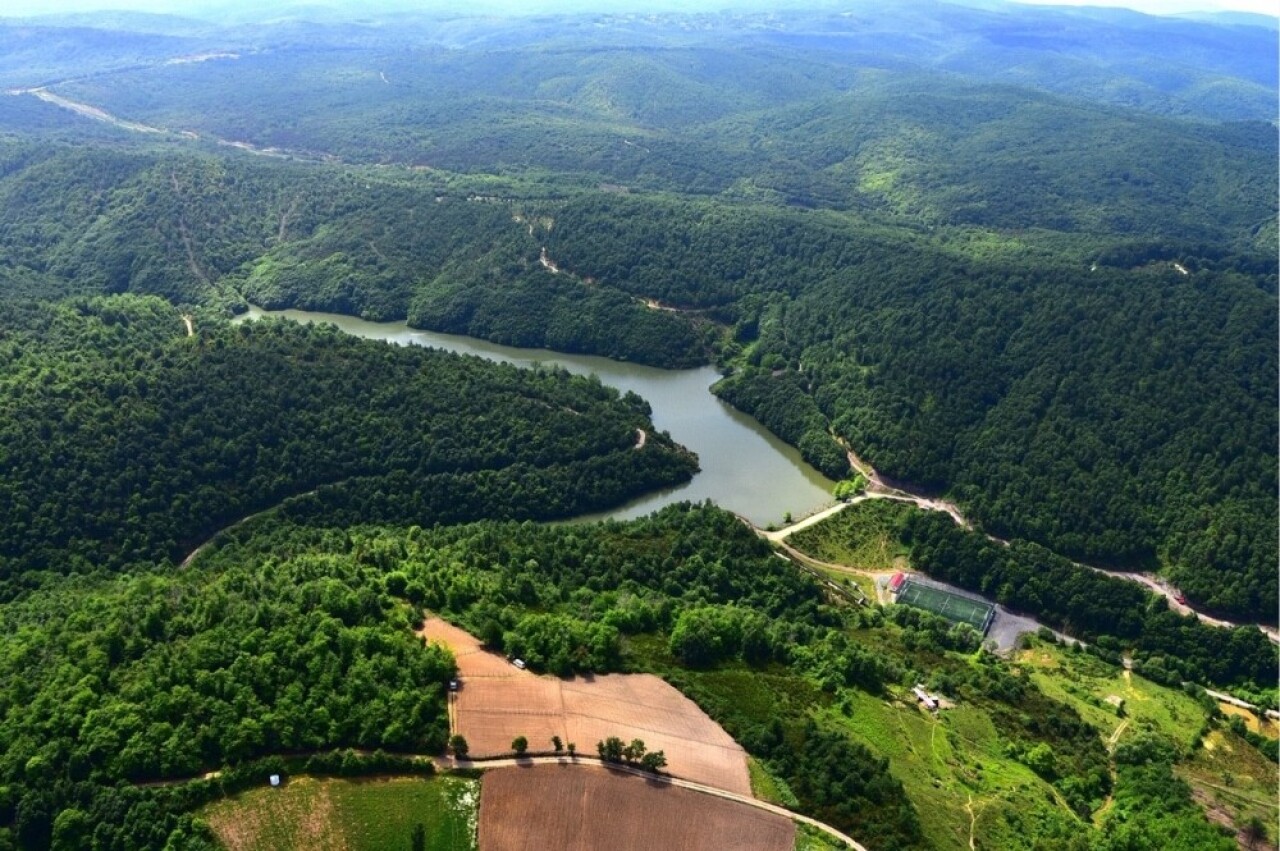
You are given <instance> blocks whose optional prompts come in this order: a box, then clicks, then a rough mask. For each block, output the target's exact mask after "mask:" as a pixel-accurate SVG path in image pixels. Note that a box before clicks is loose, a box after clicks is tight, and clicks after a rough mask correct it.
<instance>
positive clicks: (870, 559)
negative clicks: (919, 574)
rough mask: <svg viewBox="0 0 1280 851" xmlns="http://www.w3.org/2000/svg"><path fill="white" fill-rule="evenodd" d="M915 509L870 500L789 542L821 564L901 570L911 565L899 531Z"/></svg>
mask: <svg viewBox="0 0 1280 851" xmlns="http://www.w3.org/2000/svg"><path fill="white" fill-rule="evenodd" d="M916 510H918V509H916V508H913V507H912V506H910V505H906V504H904V503H901V502H893V501H892V500H887V499H870V500H867V501H865V502H859V503H858V504H856V505H851V506H849V507H848V508H846V509H845V510H844V511H841V512H839V513H838V514H833V515H832V516H831V517H828V518H827V519H826V520H823V521H822V522H821V523H815V524H814V525H812V526H810V527H808V528H807V529H801V530H800V531H799V532H796V533H795V534H794V535H791V536H790V537H789V538H787V543H788V544H790V545H791V546H793V547H795V548H796V549H797V550H799V551H800V552H802V553H804V554H805V555H808V556H810V557H812V558H816V559H819V560H821V561H828V562H833V563H835V564H847V565H849V566H850V567H857V568H860V569H862V570H875V571H890V570H901V569H903V568H906V567H908V566H909V564H908V562H907V555H908V552H907V548H906V547H905V546H903V544H902V543H901V540H900V537H901V536H900V532H899V530H900V529H901V528H902V526H903V524H904V523H905V522H906V520H907V518H908V517H909V516H910V515H911V512H913V511H916Z"/></svg>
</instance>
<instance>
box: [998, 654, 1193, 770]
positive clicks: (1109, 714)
mask: <svg viewBox="0 0 1280 851" xmlns="http://www.w3.org/2000/svg"><path fill="white" fill-rule="evenodd" d="M1017 661H1018V663H1019V664H1021V665H1022V666H1023V667H1025V668H1026V669H1027V670H1028V671H1030V673H1031V678H1032V679H1033V680H1034V681H1035V682H1036V684H1037V685H1038V686H1040V689H1041V690H1042V691H1043V692H1044V693H1045V694H1047V695H1049V696H1050V697H1052V698H1055V699H1057V700H1060V701H1062V702H1063V703H1067V704H1069V705H1071V706H1074V707H1075V709H1076V711H1077V712H1079V713H1080V715H1081V717H1083V718H1084V719H1085V720H1086V721H1088V722H1089V723H1091V724H1093V725H1094V726H1095V727H1097V728H1098V729H1099V730H1101V731H1102V733H1103V735H1104V736H1107V737H1111V736H1113V735H1114V734H1115V732H1116V730H1117V729H1118V728H1119V727H1120V725H1121V724H1122V723H1124V721H1125V720H1126V719H1128V723H1127V724H1126V725H1125V729H1124V731H1123V732H1122V733H1121V734H1120V737H1119V738H1123V737H1124V736H1128V735H1132V734H1133V733H1136V732H1137V731H1139V730H1143V729H1151V730H1156V731H1159V732H1161V733H1163V734H1164V735H1166V736H1168V737H1170V738H1171V739H1173V740H1174V741H1175V742H1177V744H1178V746H1179V747H1181V748H1184V749H1189V748H1190V747H1191V745H1192V743H1193V742H1194V741H1195V740H1196V737H1197V736H1198V735H1199V733H1200V728H1201V727H1202V726H1203V725H1204V722H1205V710H1204V707H1202V706H1201V705H1200V704H1199V703H1197V702H1196V701H1195V699H1194V698H1192V697H1191V696H1190V695H1189V694H1186V693H1185V692H1182V691H1179V690H1177V689H1171V688H1166V687H1164V686H1160V685H1156V684H1155V683H1153V682H1151V681H1150V680H1146V679H1143V678H1142V677H1138V676H1134V675H1133V674H1131V673H1129V672H1128V671H1125V670H1123V669H1121V668H1118V667H1115V666H1114V665H1108V664H1107V663H1105V662H1103V661H1102V660H1100V659H1097V658H1096V657H1094V656H1090V655H1089V654H1087V653H1072V652H1070V651H1068V650H1065V649H1064V648H1062V647H1060V646H1058V645H1054V644H1046V643H1043V642H1039V641H1037V642H1036V643H1035V644H1034V645H1033V646H1032V647H1031V648H1030V649H1027V650H1024V651H1022V652H1021V653H1020V654H1019V655H1018V659H1017ZM1121 701H1123V702H1124V703H1123V705H1124V710H1123V715H1124V717H1121V712H1120V710H1119V705H1120V702H1121ZM1118 740H1119V739H1118Z"/></svg>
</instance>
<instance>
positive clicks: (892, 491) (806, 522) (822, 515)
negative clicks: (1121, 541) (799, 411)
mask: <svg viewBox="0 0 1280 851" xmlns="http://www.w3.org/2000/svg"><path fill="white" fill-rule="evenodd" d="M836 440H837V442H839V443H840V445H841V446H843V447H844V449H845V452H846V453H847V454H848V457H849V465H850V466H851V467H852V468H853V469H854V470H856V471H857V472H858V473H860V474H861V475H862V476H863V478H865V479H866V480H867V489H866V492H865V493H862V494H859V495H858V496H856V497H854V498H853V499H851V500H848V501H847V502H844V503H841V504H838V505H834V506H832V507H831V508H828V509H826V510H824V511H820V512H818V513H817V514H814V515H812V516H810V517H806V518H805V519H803V520H801V521H799V522H798V523H793V524H791V525H790V526H786V527H784V528H782V529H778V530H777V531H773V532H766V531H764V530H758V531H760V534H761V535H763V536H764V537H766V538H768V539H769V540H770V541H773V542H774V543H781V542H782V541H783V540H785V539H786V538H787V537H788V536H789V535H791V534H792V533H793V532H798V531H800V530H801V529H804V528H806V527H808V526H812V525H813V524H815V523H818V522H821V521H822V520H825V519H826V518H828V517H831V516H833V515H835V514H838V513H839V512H840V511H842V510H844V508H845V507H846V506H848V505H856V504H857V503H859V502H863V501H865V500H868V499H892V500H897V501H899V502H907V503H911V504H912V505H915V506H917V507H919V508H923V509H924V510H926V511H941V512H943V513H944V514H947V515H949V516H950V517H951V519H952V520H954V521H955V522H956V525H958V526H961V527H963V528H965V529H973V524H972V523H970V522H969V519H968V518H967V517H965V516H964V514H963V513H961V511H960V507H959V506H958V505H956V504H955V503H954V502H951V501H949V500H945V499H938V498H935V497H928V496H924V495H922V494H918V493H913V492H911V491H909V490H905V489H904V488H902V487H900V486H896V485H891V484H889V483H888V482H886V481H885V480H884V478H883V477H882V476H881V475H880V473H879V472H877V471H876V469H875V468H874V467H872V466H871V465H870V464H868V463H867V462H866V461H864V460H862V459H861V458H859V457H858V456H857V455H856V454H855V453H854V451H853V450H852V449H850V448H849V446H848V444H847V443H845V442H844V441H843V440H841V439H839V438H836ZM987 538H988V539H990V540H991V541H994V542H995V543H997V544H1000V545H1002V546H1006V547H1007V546H1009V542H1008V541H1007V540H1005V539H1004V538H997V537H996V536H995V535H987ZM1072 564H1074V565H1076V566H1077V567H1083V568H1086V569H1088V570H1092V571H1094V572H1095V573H1102V574H1105V575H1107V576H1110V577H1113V578H1115V579H1123V580H1125V581H1126V582H1136V583H1138V584H1139V585H1142V586H1145V587H1146V588H1147V589H1148V590H1150V591H1152V592H1153V593H1155V594H1159V595H1160V596H1161V597H1164V598H1165V600H1166V601H1167V602H1168V604H1169V608H1170V609H1172V610H1173V611H1175V612H1177V613H1178V614H1180V615H1184V616H1186V615H1194V616H1195V617H1197V618H1198V619H1199V620H1200V621H1202V622H1203V623H1205V624H1207V625H1209V626H1214V627H1219V628H1221V629H1232V628H1234V627H1237V626H1253V627H1256V628H1257V629H1258V630H1259V631H1260V632H1262V633H1263V634H1264V635H1266V636H1267V638H1268V639H1270V640H1271V642H1272V643H1274V644H1280V630H1277V628H1275V627H1272V626H1267V625H1266V624H1257V623H1255V624H1241V623H1237V622H1235V621H1229V620H1224V619H1222V618H1215V617H1213V616H1211V615H1207V614H1204V613H1203V612H1200V611H1198V610H1197V609H1195V608H1193V607H1191V606H1189V605H1187V604H1186V603H1182V602H1179V599H1178V598H1179V597H1181V596H1182V595H1181V593H1180V592H1179V591H1178V590H1177V589H1176V588H1173V587H1172V586H1170V585H1169V584H1168V583H1166V582H1165V581H1164V580H1162V579H1161V578H1160V577H1158V576H1156V575H1154V574H1150V573H1128V572H1125V571H1120V570H1106V569H1105V568H1101V567H1095V566H1093V565H1091V564H1083V563H1081V562H1072Z"/></svg>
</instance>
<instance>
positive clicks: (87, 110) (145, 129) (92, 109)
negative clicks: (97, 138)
mask: <svg viewBox="0 0 1280 851" xmlns="http://www.w3.org/2000/svg"><path fill="white" fill-rule="evenodd" d="M12 94H17V95H32V96H33V97H37V98H39V99H40V100H42V101H44V102H46V103H51V104H53V105H54V106H57V107H61V108H62V109H65V110H67V111H69V112H74V113H75V114H76V115H79V116H81V117H82V118H90V119H92V120H94V121H102V122H105V123H107V124H111V125H114V126H116V127H119V128H120V129H121V130H128V131H130V132H133V133H150V134H157V133H158V134H161V135H164V134H166V132H167V131H165V130H161V129H160V128H159V127H152V126H150V125H148V124H139V123H138V122H136V121H125V120H124V119H123V118H117V117H115V116H114V115H112V114H111V113H109V112H106V111H105V110H101V109H98V108H97V107H96V106H90V105H89V104H87V103H78V102H77V101H73V100H70V99H68V98H64V97H62V96H61V95H55V94H54V93H53V92H51V91H49V90H48V89H44V88H41V89H23V90H20V91H15V92H13V93H12Z"/></svg>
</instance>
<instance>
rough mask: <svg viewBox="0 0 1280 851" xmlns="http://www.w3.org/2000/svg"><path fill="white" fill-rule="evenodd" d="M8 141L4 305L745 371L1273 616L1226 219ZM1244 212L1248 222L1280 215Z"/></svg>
mask: <svg viewBox="0 0 1280 851" xmlns="http://www.w3.org/2000/svg"><path fill="white" fill-rule="evenodd" d="M49 108H50V109H52V108H53V107H52V106H50V107H49ZM1197 132H1200V131H1197ZM1241 132H1244V131H1243V130H1241ZM1250 138H1252V137H1250ZM1271 142H1272V143H1274V140H1271ZM1258 144H1262V143H1261V142H1258V141H1257V140H1254V141H1253V142H1249V141H1248V140H1247V139H1245V138H1244V137H1242V138H1241V140H1240V144H1237V145H1234V146H1232V147H1231V150H1236V151H1239V150H1242V149H1244V150H1250V149H1257V150H1263V149H1265V145H1264V146H1263V147H1262V148H1258V147H1257V145H1258ZM1250 146H1253V147H1252V148H1251V147H1250ZM4 150H5V151H6V154H5V156H6V157H7V165H6V167H5V169H4V173H3V176H0V244H3V245H4V246H5V247H6V251H7V255H6V262H5V264H4V267H3V269H2V270H0V274H3V276H4V278H5V280H6V281H7V282H8V283H7V284H6V286H5V288H4V292H5V297H6V298H12V297H15V295H16V294H25V295H27V296H41V295H46V296H47V295H67V294H77V293H83V294H101V293H114V292H121V291H128V292H139V293H152V294H157V295H161V296H163V297H165V298H168V299H170V300H172V301H175V302H178V303H180V304H188V305H204V306H208V307H209V308H213V309H219V310H237V309H242V306H243V304H244V303H245V302H246V301H251V302H254V303H257V304H260V305H263V306H265V307H269V308H279V307H303V308H310V309H317V310H329V311H337V312H343V313H351V314H357V315H361V316H364V317H367V318H371V319H398V318H407V319H408V320H409V322H410V324H411V325H413V326H415V327H423V328H427V329H431V330H438V331H447V332H455V333H465V334H470V335H474V336H478V337H482V338H485V339H490V340H494V341H497V342H502V343H507V344H513V345H523V346H541V347H550V348H554V349H559V350H562V351H568V352H580V353H588V354H603V355H607V356H611V357H615V358H621V359H627V360H636V361H640V362H643V363H647V364H652V365H658V366H665V367H687V366H693V365H697V364H700V363H705V362H707V361H709V360H714V361H716V362H717V363H719V364H720V365H721V367H722V368H724V369H725V370H726V371H727V372H729V373H730V375H729V378H728V379H727V380H726V381H725V382H723V383H722V384H721V385H720V386H719V387H718V388H717V392H718V393H719V394H720V395H721V396H722V397H723V398H724V399H726V401H729V402H730V403H732V404H734V405H735V406H737V407H739V408H741V409H742V410H744V411H746V412H748V413H750V414H752V415H754V416H756V417H757V418H758V419H759V420H760V421H761V422H762V423H764V424H765V425H766V426H767V427H769V428H770V429H771V430H772V431H774V432H775V433H777V434H778V435H779V436H781V437H783V438H784V439H785V440H787V441H788V442H790V443H792V444H794V445H796V446H797V447H799V448H800V449H801V451H802V453H803V455H804V457H805V458H806V459H807V460H808V461H809V462H810V463H812V464H813V465H814V466H815V467H817V468H818V469H820V470H821V471H823V472H824V473H825V474H827V475H828V476H830V477H836V478H838V477H840V476H842V475H843V474H845V473H846V470H847V468H846V467H845V466H844V461H843V454H844V453H843V449H841V448H840V446H839V445H838V444H837V442H836V440H835V439H833V435H834V436H835V437H839V438H841V439H843V440H844V441H845V442H846V443H847V444H848V445H850V446H853V447H856V448H857V449H858V451H859V453H860V454H861V455H862V456H863V457H865V458H866V459H867V460H868V461H870V462H871V463H873V464H874V465H875V466H876V467H877V469H879V470H880V471H881V472H882V473H884V474H885V475H886V476H888V477H890V478H892V479H900V480H903V481H907V482H911V483H913V484H915V485H916V486H918V487H923V488H926V489H933V490H938V491H946V492H948V493H949V494H951V495H952V496H953V497H955V498H956V499H957V500H958V501H959V502H960V503H961V504H963V505H964V506H965V507H966V509H967V511H968V513H969V514H970V515H971V516H973V517H975V518H976V519H977V520H978V521H980V522H981V523H982V525H983V526H984V528H986V529H988V530H990V531H991V532H992V533H994V534H998V535H1000V536H1002V537H1006V538H1021V539H1027V540H1031V541H1035V542H1036V543H1039V544H1042V545H1044V546H1047V547H1049V548H1050V549H1052V550H1054V551H1055V552H1058V553H1060V554H1062V555H1066V556H1068V557H1071V558H1075V559H1078V560H1083V561H1088V562H1090V563H1097V564H1104V565H1113V566H1116V567H1120V568H1125V569H1143V570H1150V569H1160V570H1162V571H1163V572H1165V573H1166V575H1168V576H1169V578H1170V579H1171V580H1173V581H1174V582H1175V583H1177V584H1178V585H1179V587H1180V588H1181V589H1182V591H1183V592H1184V593H1186V594H1187V595H1188V597H1189V598H1190V599H1191V600H1193V601H1195V602H1196V604H1197V605H1199V606H1202V607H1204V608H1207V609H1208V610H1210V611H1215V612H1220V613H1223V614H1226V615H1228V616H1234V617H1248V618H1267V617H1270V616H1272V615H1273V614H1274V613H1273V612H1271V611H1270V607H1269V605H1268V604H1267V601H1268V600H1270V599H1272V598H1274V596H1275V594H1276V593H1277V591H1276V578H1275V571H1274V570H1273V569H1272V566H1273V565H1274V564H1275V563H1276V559H1277V551H1276V546H1275V540H1274V535H1272V534H1271V530H1272V529H1273V528H1274V526H1275V525H1276V522H1277V519H1276V518H1277V513H1276V500H1275V490H1276V486H1275V483H1276V479H1275V452H1274V445H1275V443H1276V440H1277V434H1278V433H1280V432H1278V431H1277V422H1276V417H1274V416H1272V413H1273V412H1274V410H1275V409H1276V407H1277V404H1278V400H1277V397H1276V393H1275V385H1276V381H1275V376H1276V375H1277V374H1278V373H1277V364H1276V355H1275V351H1274V347H1273V346H1271V345H1270V344H1269V342H1268V341H1270V340H1272V339H1273V338H1274V337H1275V335H1276V333H1277V331H1276V319H1275V317H1276V311H1275V303H1276V302H1275V299H1276V283H1275V282H1276V264H1275V259H1274V255H1272V256H1271V257H1269V258H1268V257H1266V256H1265V255H1263V254H1261V253H1259V252H1257V251H1256V250H1255V249H1254V248H1252V247H1251V240H1250V239H1249V238H1247V237H1246V236H1244V235H1242V234H1241V232H1240V231H1239V229H1237V231H1236V232H1237V234H1239V238H1238V239H1236V240H1235V241H1234V242H1227V243H1225V244H1222V245H1219V246H1216V247H1213V246H1210V245H1209V244H1208V243H1205V242H1203V241H1202V237H1203V235H1197V234H1196V233H1194V232H1193V231H1179V230H1178V229H1176V228H1172V227H1165V226H1163V222H1162V221H1161V220H1160V219H1159V216H1160V215H1162V214H1161V213H1160V212H1159V211H1158V210H1155V209H1148V210H1142V211H1139V210H1135V211H1134V212H1133V217H1134V218H1133V220H1134V221H1135V222H1145V223H1146V224H1143V225H1141V227H1140V228H1139V229H1138V231H1137V232H1140V233H1148V234H1153V233H1163V236H1161V237H1159V238H1156V237H1154V236H1149V237H1145V238H1141V239H1134V238H1121V234H1120V233H1118V232H1116V233H1111V234H1109V235H1108V234H1103V235H1096V234H1093V233H1087V232H1081V231H1075V230H1070V229H1068V230H1064V231H1061V232H1057V231H1050V230H1044V229H1039V230H1036V229H1029V230H1024V231H1020V232H1014V233H1009V232H1002V231H992V230H984V229H981V228H975V227H974V226H971V225H964V226H961V225H955V224H952V225H948V226H946V227H943V228H940V229H936V230H934V231H925V230H921V228H920V227H919V226H918V225H912V224H908V223H909V222H914V221H917V220H918V218H919V217H918V216H916V215H915V214H911V215H909V216H908V215H903V214H894V215H892V216H890V215H888V214H886V213H885V212H883V211H882V212H879V213H875V212H873V211H865V212H856V211H850V210H845V211H837V210H807V211H804V210H796V209H793V208H788V207H787V206H786V205H785V204H779V203H773V202H769V201H767V200H764V201H762V200H758V199H757V200H751V201H748V200H744V199H728V198H726V199H723V200H715V201H712V200H708V199H697V198H691V197H675V196H673V195H671V194H669V193H637V192H632V193H629V194H619V193H616V192H612V191H599V190H590V189H584V188H581V187H577V188H575V187H574V186H573V185H572V184H570V185H555V184H554V182H552V181H548V180H547V178H546V176H545V175H543V176H538V175H528V176H519V177H513V176H501V177H489V176H480V175H459V174H450V173H448V172H443V171H440V170H435V169H433V170H429V171H425V172H407V173H406V172H395V171H390V172H389V171H388V170H386V169H380V170H375V171H374V172H368V171H365V172H361V171H358V170H353V169H350V168H348V167H342V166H338V165H334V164H328V165H321V164H312V165H307V164H303V163H262V162H256V161H255V162H249V161H242V160H239V159H228V158H225V157H215V156H211V155H197V154H196V153H194V152H178V151H173V150H134V149H119V148H117V147H113V146H100V147H97V148H92V149H83V148H78V147H70V146H58V145H52V146H50V145H40V144H36V143H34V142H32V141H30V140H23V139H21V138H14V139H10V140H9V141H8V143H7V146H6V147H4ZM1223 150H1226V149H1223ZM1208 155H1209V154H1208V153H1206V156H1208ZM1260 168H1261V167H1260V166H1258V165H1251V166H1246V165H1243V164H1242V166H1241V169H1242V170H1241V172H1240V173H1243V174H1248V173H1254V174H1255V175H1256V179H1257V180H1259V181H1260V180H1261V171H1259V169H1260ZM1064 179H1065V177H1064ZM1258 185H1261V183H1259V184H1258ZM1188 191H1191V190H1190V189H1188ZM1215 191H1226V190H1225V189H1223V188H1222V187H1218V189H1217V190H1215ZM1242 191H1246V190H1242ZM1248 191H1252V190H1248ZM1117 193H1118V194H1115V195H1114V198H1116V199H1124V200H1125V202H1126V203H1129V202H1131V201H1132V200H1133V199H1134V198H1136V197H1145V196H1135V195H1133V194H1132V193H1128V192H1121V191H1119V190H1117ZM62 197H74V198H76V199H78V200H77V203H76V204H75V205H71V206H69V207H67V206H63V205H60V204H59V203H58V201H57V199H59V198H62ZM1000 197H1001V198H1007V197H1012V193H1004V194H1002V195H1001V196H1000ZM1197 197H1204V198H1212V197H1215V196H1212V195H1206V194H1205V193H1200V192H1198V191H1197ZM1255 200H1256V201H1257V203H1258V205H1259V206H1258V207H1257V209H1256V210H1255V211H1254V212H1253V213H1250V214H1249V215H1250V216H1255V217H1257V216H1266V215H1268V213H1267V208H1268V205H1269V206H1270V207H1271V212H1270V215H1271V216H1273V217H1274V203H1273V202H1267V201H1264V200H1261V199H1255ZM1233 209H1235V208H1234V207H1233ZM1220 213H1221V211H1219V210H1217V209H1216V208H1215V209H1214V210H1209V209H1208V208H1206V210H1205V216H1204V219H1205V220H1212V221H1222V220H1223V215H1222V214H1220ZM1099 215H1102V214H1101V213H1099ZM1062 227H1064V228H1070V227H1075V226H1068V225H1062ZM1082 227H1083V226H1082ZM156 232H158V233H159V234H160V235H161V238H160V239H151V238H149V237H148V236H147V234H150V233H156ZM540 258H542V259H545V260H547V261H548V262H549V263H551V264H554V271H553V269H552V268H548V266H547V264H545V263H543V262H542V260H540ZM654 303H656V304H658V305H660V306H664V307H674V308H676V309H674V310H667V309H653V307H652V306H651V305H652V304H654ZM1064 318H1069V319H1070V321H1067V322H1064V321H1063V320H1064Z"/></svg>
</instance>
